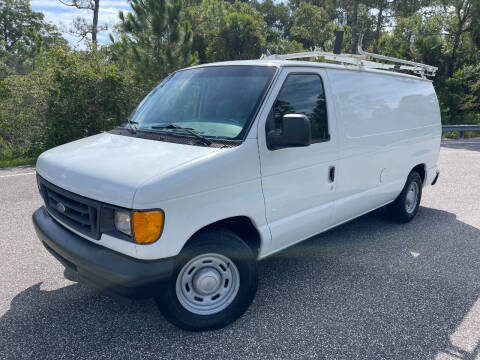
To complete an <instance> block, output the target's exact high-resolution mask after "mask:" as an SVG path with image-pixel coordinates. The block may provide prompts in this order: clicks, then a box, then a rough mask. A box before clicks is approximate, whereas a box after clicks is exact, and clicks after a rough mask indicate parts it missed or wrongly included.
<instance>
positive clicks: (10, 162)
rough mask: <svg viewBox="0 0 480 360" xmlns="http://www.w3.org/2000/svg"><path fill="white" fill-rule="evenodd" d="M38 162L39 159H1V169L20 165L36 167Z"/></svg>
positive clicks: (34, 157)
mask: <svg viewBox="0 0 480 360" xmlns="http://www.w3.org/2000/svg"><path fill="white" fill-rule="evenodd" d="M36 161H37V157H36V156H33V157H18V158H14V159H2V158H0V168H4V167H10V166H20V165H34V164H35V162H36Z"/></svg>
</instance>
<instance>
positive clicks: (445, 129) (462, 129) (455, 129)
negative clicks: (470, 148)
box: [442, 125, 480, 139]
mask: <svg viewBox="0 0 480 360" xmlns="http://www.w3.org/2000/svg"><path fill="white" fill-rule="evenodd" d="M442 131H443V132H448V131H450V132H458V133H459V138H460V139H463V136H464V134H465V131H479V132H480V125H443V126H442Z"/></svg>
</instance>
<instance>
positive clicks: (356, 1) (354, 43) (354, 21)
mask: <svg viewBox="0 0 480 360" xmlns="http://www.w3.org/2000/svg"><path fill="white" fill-rule="evenodd" d="M359 2H360V0H354V1H353V15H352V54H356V53H357V48H358V29H357V20H358V19H357V18H358V4H359Z"/></svg>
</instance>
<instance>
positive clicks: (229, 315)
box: [156, 229, 258, 331]
mask: <svg viewBox="0 0 480 360" xmlns="http://www.w3.org/2000/svg"><path fill="white" fill-rule="evenodd" d="M206 253H217V254H221V255H224V256H226V257H228V258H229V259H230V260H232V261H233V262H234V264H235V266H236V267H237V270H238V273H239V276H240V287H239V290H238V293H237V296H236V297H235V299H234V300H233V301H232V303H231V304H230V305H229V306H228V307H227V308H225V309H223V310H222V311H220V312H219V313H217V314H213V315H197V314H194V313H192V312H190V311H188V310H187V309H185V308H184V307H183V305H182V304H181V303H180V302H179V300H178V298H177V295H176V282H177V277H178V274H179V272H180V270H181V269H182V268H183V266H184V265H185V264H186V263H187V262H188V261H190V260H191V259H192V258H194V257H196V256H198V255H201V254H206ZM257 282H258V274H257V260H256V258H255V255H254V253H253V251H252V250H251V249H250V247H249V246H248V245H247V244H245V242H244V241H243V240H242V239H241V238H240V237H238V236H237V235H236V234H234V233H232V232H231V231H228V230H223V229H220V230H213V231H207V232H204V233H201V234H198V235H197V236H195V237H194V238H192V239H191V241H190V242H189V243H188V244H187V246H186V247H185V248H184V249H183V250H182V252H181V254H180V255H179V256H178V258H177V262H176V265H175V270H174V272H173V274H172V277H171V278H170V279H169V280H168V281H167V282H166V283H165V284H164V285H163V287H162V289H161V290H159V291H160V293H159V294H158V295H157V296H156V301H157V304H158V306H159V309H160V311H161V312H162V313H163V315H164V316H165V318H166V319H167V320H168V321H170V322H171V323H173V324H174V325H176V326H178V327H180V328H182V329H184V330H189V331H204V330H212V329H218V328H222V327H224V326H226V325H228V324H230V323H232V322H233V321H235V320H236V319H237V318H238V317H240V316H241V315H242V314H243V313H244V312H245V311H246V310H247V308H248V307H249V305H250V304H251V302H252V300H253V298H254V297H255V293H256V290H257Z"/></svg>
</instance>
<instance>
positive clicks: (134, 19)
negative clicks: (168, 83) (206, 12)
mask: <svg viewBox="0 0 480 360" xmlns="http://www.w3.org/2000/svg"><path fill="white" fill-rule="evenodd" d="M129 3H130V6H131V7H132V11H131V12H129V13H127V14H124V13H123V12H122V11H120V13H119V16H120V26H119V29H120V33H121V40H120V48H121V49H122V50H123V53H124V55H125V56H128V57H132V56H133V58H134V59H135V60H134V61H132V62H131V65H132V66H135V67H136V69H137V71H138V72H139V73H140V74H141V75H142V76H144V78H145V79H150V80H153V81H157V80H159V79H161V78H163V77H164V76H166V75H167V74H169V73H170V72H172V71H174V70H177V69H179V68H182V67H186V66H189V65H192V64H194V63H195V62H196V61H197V54H195V53H193V52H192V40H193V32H192V29H191V26H190V22H189V21H188V20H187V19H186V17H185V13H184V10H183V6H182V3H183V1H182V0H129ZM112 40H113V38H112Z"/></svg>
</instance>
